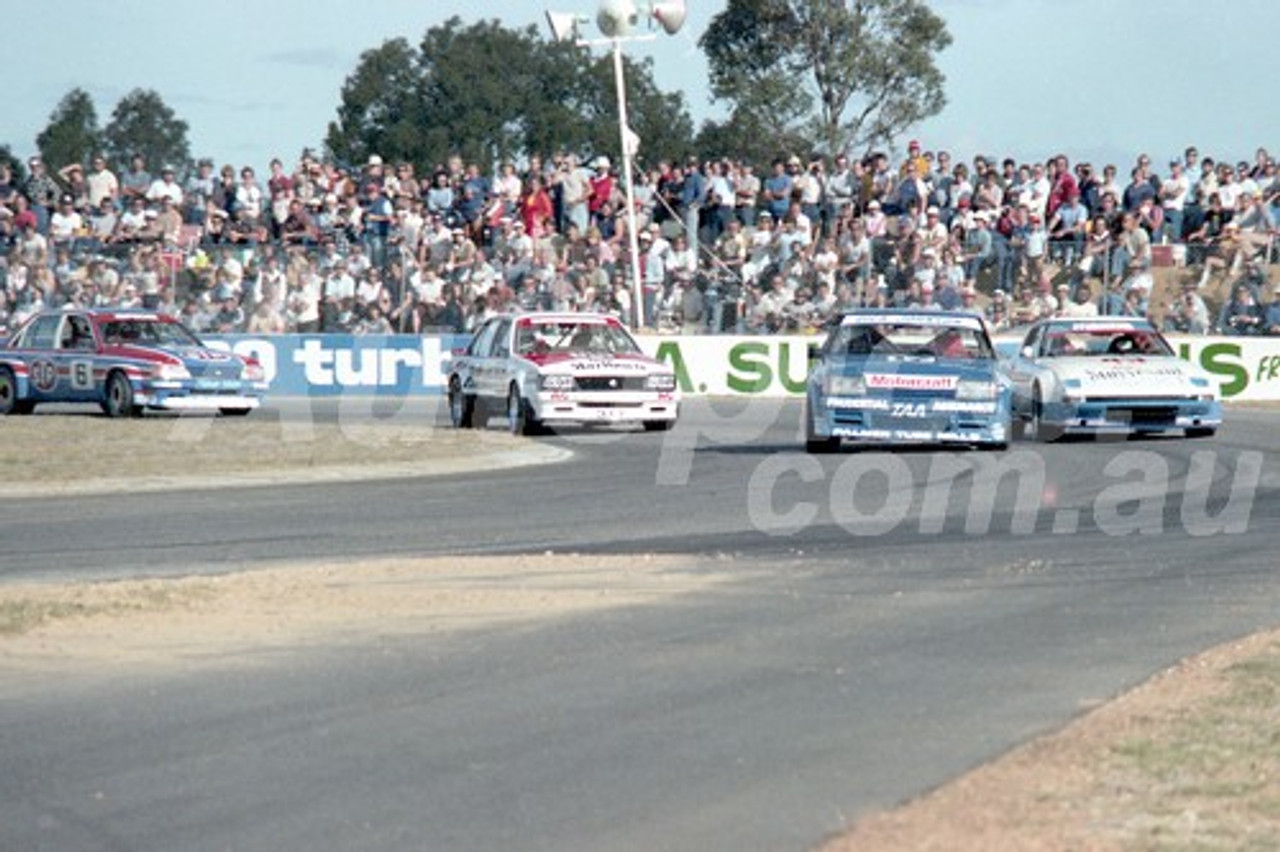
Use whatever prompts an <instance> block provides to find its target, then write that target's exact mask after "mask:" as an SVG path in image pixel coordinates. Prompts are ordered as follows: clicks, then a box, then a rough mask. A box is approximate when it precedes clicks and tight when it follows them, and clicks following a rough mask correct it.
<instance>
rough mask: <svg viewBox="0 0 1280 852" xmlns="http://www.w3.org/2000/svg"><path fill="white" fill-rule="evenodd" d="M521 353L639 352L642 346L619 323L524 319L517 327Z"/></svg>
mask: <svg viewBox="0 0 1280 852" xmlns="http://www.w3.org/2000/svg"><path fill="white" fill-rule="evenodd" d="M516 350H517V351H518V352H519V353H520V354H521V355H545V354H549V353H552V352H571V353H575V354H581V353H586V354H591V355H636V354H639V353H640V347H639V346H638V345H637V344H636V342H635V340H633V339H632V337H631V335H630V334H628V333H627V331H626V329H624V328H622V326H619V325H613V324H610V323H604V322H599V321H597V322H579V321H576V320H557V321H554V322H549V321H548V322H539V321H535V320H521V321H520V324H519V325H518V327H517V329H516Z"/></svg>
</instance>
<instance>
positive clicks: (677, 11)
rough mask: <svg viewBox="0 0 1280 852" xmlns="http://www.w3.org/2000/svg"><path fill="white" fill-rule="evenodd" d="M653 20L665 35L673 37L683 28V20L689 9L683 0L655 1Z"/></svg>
mask: <svg viewBox="0 0 1280 852" xmlns="http://www.w3.org/2000/svg"><path fill="white" fill-rule="evenodd" d="M652 9H653V18H654V20H656V21H657V22H658V23H659V24H661V25H662V28H663V29H664V30H666V31H667V35H675V34H676V33H677V32H679V31H680V28H681V27H682V26H684V19H685V18H686V17H688V15H689V7H688V6H687V5H686V4H685V0H657V2H655V3H653V5H652Z"/></svg>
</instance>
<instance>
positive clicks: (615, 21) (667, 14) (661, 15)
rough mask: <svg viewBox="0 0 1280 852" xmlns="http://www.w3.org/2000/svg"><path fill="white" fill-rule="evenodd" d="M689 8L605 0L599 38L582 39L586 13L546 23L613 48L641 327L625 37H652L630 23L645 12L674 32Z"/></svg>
mask: <svg viewBox="0 0 1280 852" xmlns="http://www.w3.org/2000/svg"><path fill="white" fill-rule="evenodd" d="M686 14H687V10H686V8H685V0H662V2H646V0H601V3H600V6H599V9H598V10H597V12H596V26H598V27H599V28H600V32H602V33H603V34H604V35H605V38H603V39H597V40H595V41H589V40H584V39H582V38H580V37H579V35H578V26H579V24H581V23H583V22H584V21H585V20H586V19H585V18H582V17H579V16H577V15H572V14H567V13H563V12H551V11H548V12H547V23H548V24H549V25H550V27H551V35H552V37H553V38H555V40H556V41H572V42H573V43H574V44H576V45H578V46H579V47H598V46H601V45H608V46H609V47H611V48H612V49H613V80H614V83H615V85H616V87H617V91H618V138H619V142H620V143H621V145H622V191H623V195H624V196H625V199H626V205H627V249H628V255H629V256H630V259H631V264H630V265H631V325H632V327H633V328H636V329H639V328H643V327H644V325H645V322H644V320H645V316H644V288H643V284H642V282H641V280H640V235H639V234H638V233H637V232H636V197H635V183H634V181H633V180H632V165H631V160H632V158H633V157H634V156H635V153H636V151H637V150H638V148H639V146H640V139H639V137H638V136H636V134H635V132H634V131H633V130H632V129H631V126H630V124H629V122H628V119H627V82H626V77H625V75H624V73H623V65H622V43H623V42H632V41H652V40H653V39H654V38H656V36H654V35H647V34H646V35H632V34H631V33H632V29H633V28H634V27H635V26H636V24H637V23H638V22H639V20H640V18H641V16H642V15H643V16H644V17H647V18H650V19H651V20H653V21H657V22H658V24H659V25H661V26H662V28H663V29H664V30H666V32H667V34H668V35H675V34H676V33H677V32H678V31H679V30H680V27H682V26H684V19H685V16H686Z"/></svg>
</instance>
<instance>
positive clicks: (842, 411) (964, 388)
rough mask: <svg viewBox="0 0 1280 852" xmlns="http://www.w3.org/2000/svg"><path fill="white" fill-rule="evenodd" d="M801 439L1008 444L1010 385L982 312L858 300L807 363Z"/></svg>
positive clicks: (812, 442)
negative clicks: (869, 304) (863, 304)
mask: <svg viewBox="0 0 1280 852" xmlns="http://www.w3.org/2000/svg"><path fill="white" fill-rule="evenodd" d="M805 396H806V399H805V412H804V418H805V449H806V450H807V451H808V452H810V453H822V452H831V451H833V450H836V449H838V448H839V447H840V443H841V441H842V440H846V439H847V440H850V441H862V442H868V443H876V444H939V445H959V446H966V447H988V448H994V449H1004V448H1005V447H1007V446H1008V443H1009V439H1010V433H1011V428H1012V414H1011V403H1010V397H1011V390H1010V384H1009V381H1008V379H1007V378H1006V377H1005V376H1004V374H1003V373H1002V372H1001V370H1000V368H999V364H998V361H997V357H996V350H995V347H994V346H992V344H991V338H990V337H989V336H988V335H987V330H986V326H985V325H984V323H983V320H982V318H981V317H980V316H978V315H976V314H967V313H954V312H944V311H914V310H859V311H853V312H850V313H848V314H845V315H844V316H843V317H841V318H840V320H839V322H838V323H837V324H835V325H833V326H832V328H831V331H830V333H829V334H828V336H827V340H826V342H825V343H824V344H823V346H822V350H821V352H820V354H819V359H818V363H817V364H816V365H815V366H814V369H813V370H812V372H811V373H810V376H809V383H808V388H807V392H806V395H805Z"/></svg>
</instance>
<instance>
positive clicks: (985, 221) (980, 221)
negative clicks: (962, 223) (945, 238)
mask: <svg viewBox="0 0 1280 852" xmlns="http://www.w3.org/2000/svg"><path fill="white" fill-rule="evenodd" d="M973 225H974V226H973V227H972V228H970V229H969V230H968V231H965V234H964V254H963V255H962V257H961V259H962V261H963V263H964V277H965V278H966V279H968V280H969V281H976V280H977V279H978V275H979V273H981V272H982V271H983V270H984V269H986V268H988V267H990V266H991V265H992V264H994V263H995V261H996V249H995V240H994V237H993V236H992V234H991V216H990V215H989V214H988V213H987V211H985V210H979V211H977V212H976V213H974V214H973Z"/></svg>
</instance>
